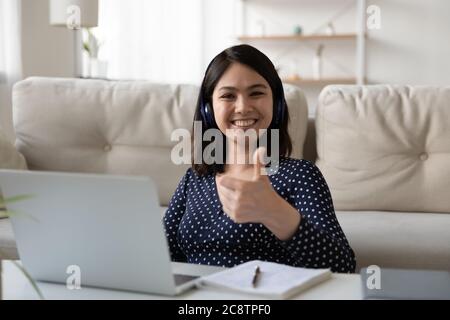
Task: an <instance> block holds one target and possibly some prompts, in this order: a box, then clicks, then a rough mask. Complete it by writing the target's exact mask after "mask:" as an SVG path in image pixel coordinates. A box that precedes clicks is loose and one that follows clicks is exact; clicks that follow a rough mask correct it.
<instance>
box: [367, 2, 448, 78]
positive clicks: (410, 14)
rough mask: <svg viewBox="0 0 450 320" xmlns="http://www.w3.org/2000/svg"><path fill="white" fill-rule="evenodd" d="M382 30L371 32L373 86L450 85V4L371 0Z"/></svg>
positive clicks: (369, 71) (369, 54) (369, 60)
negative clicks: (376, 9) (386, 84)
mask: <svg viewBox="0 0 450 320" xmlns="http://www.w3.org/2000/svg"><path fill="white" fill-rule="evenodd" d="M368 3H369V4H376V5H378V6H379V7H380V8H381V22H382V24H381V29H380V30H373V31H369V39H368V46H367V74H368V79H369V81H370V82H371V83H391V84H412V85H450V58H449V57H450V41H449V39H450V16H449V15H450V1H448V0H428V1H423V0H371V1H368Z"/></svg>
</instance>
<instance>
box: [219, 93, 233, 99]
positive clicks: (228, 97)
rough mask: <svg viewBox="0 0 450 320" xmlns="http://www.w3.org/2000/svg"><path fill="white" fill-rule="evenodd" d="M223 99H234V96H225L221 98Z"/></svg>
mask: <svg viewBox="0 0 450 320" xmlns="http://www.w3.org/2000/svg"><path fill="white" fill-rule="evenodd" d="M221 98H222V99H233V98H234V95H232V94H224V95H223V96H221Z"/></svg>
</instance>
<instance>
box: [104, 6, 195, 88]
mask: <svg viewBox="0 0 450 320" xmlns="http://www.w3.org/2000/svg"><path fill="white" fill-rule="evenodd" d="M95 33H96V35H97V36H98V38H99V40H100V43H101V46H100V49H99V59H102V60H106V61H108V72H107V76H108V77H109V78H113V79H146V80H151V81H155V82H165V83H195V84H198V83H199V81H200V80H201V76H202V61H203V60H202V58H203V57H202V52H203V50H202V37H203V35H202V0H126V1H125V0H100V7H99V27H98V28H97V29H96V30H95Z"/></svg>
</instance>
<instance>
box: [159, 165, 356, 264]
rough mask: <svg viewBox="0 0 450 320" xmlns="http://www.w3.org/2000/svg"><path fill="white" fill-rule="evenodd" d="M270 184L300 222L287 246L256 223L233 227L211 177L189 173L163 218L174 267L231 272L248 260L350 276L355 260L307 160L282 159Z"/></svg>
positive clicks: (327, 194)
mask: <svg viewBox="0 0 450 320" xmlns="http://www.w3.org/2000/svg"><path fill="white" fill-rule="evenodd" d="M275 168H276V170H277V171H276V173H275V174H270V170H268V173H269V179H270V182H271V184H272V186H273V188H274V189H275V190H276V192H278V194H279V195H280V196H281V197H283V198H284V199H285V200H286V201H288V202H289V203H290V204H291V205H292V206H293V207H295V208H296V209H297V210H298V212H299V214H301V216H302V218H301V221H300V225H299V227H298V229H297V231H296V232H295V234H294V235H293V237H292V238H291V239H289V240H287V241H281V240H279V239H278V238H277V237H276V236H275V235H274V234H272V233H271V232H270V231H269V230H268V229H267V228H266V227H265V226H264V225H262V224H259V223H241V224H240V223H235V222H233V221H232V220H231V219H230V218H229V217H228V216H227V215H226V214H225V213H224V212H223V211H222V208H221V203H220V200H219V195H218V193H217V187H216V182H215V177H214V175H212V174H210V175H206V176H200V175H198V174H196V173H195V172H194V171H193V170H192V169H191V168H190V169H188V170H187V172H186V174H185V175H184V177H183V178H182V179H181V182H180V183H179V185H178V187H177V189H176V191H175V194H174V195H173V197H172V199H171V201H170V204H169V208H168V209H167V212H166V214H165V216H164V226H165V230H166V236H167V239H168V242H169V247H170V254H171V258H172V260H173V261H178V262H188V263H198V264H208V265H218V266H225V267H232V266H235V265H237V264H240V263H243V262H246V261H250V260H255V259H258V260H264V261H272V262H277V263H282V264H287V265H291V266H297V267H305V268H331V270H332V271H333V272H354V271H355V265H356V262H355V256H354V253H353V250H352V248H351V247H350V245H349V243H348V242H347V239H346V237H345V235H344V233H343V232H342V229H341V227H340V225H339V222H338V221H337V219H336V215H335V213H334V207H333V201H332V198H331V194H330V191H329V189H328V186H327V183H326V182H325V179H324V178H323V176H322V174H321V172H320V171H319V169H318V168H317V167H316V166H315V165H314V164H312V163H311V162H309V161H307V160H298V159H292V158H285V157H282V158H280V161H279V162H278V163H277V164H276V165H275Z"/></svg>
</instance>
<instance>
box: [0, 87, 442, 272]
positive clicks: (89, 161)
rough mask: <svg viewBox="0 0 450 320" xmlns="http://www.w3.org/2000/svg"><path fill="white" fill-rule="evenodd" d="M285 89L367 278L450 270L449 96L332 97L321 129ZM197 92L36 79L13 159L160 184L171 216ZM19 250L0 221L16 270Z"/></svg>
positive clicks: (305, 147) (17, 117)
mask: <svg viewBox="0 0 450 320" xmlns="http://www.w3.org/2000/svg"><path fill="white" fill-rule="evenodd" d="M285 88H286V97H287V100H288V105H289V111H290V114H291V123H290V134H291V136H292V138H293V142H294V153H293V157H297V158H301V157H303V158H306V159H308V160H311V161H315V162H316V164H317V165H318V166H319V167H320V169H321V170H322V172H323V174H324V176H325V178H326V180H327V182H328V184H329V186H330V189H331V193H332V196H333V200H334V204H335V209H336V212H337V216H338V219H339V222H340V223H341V225H342V228H343V230H344V232H345V233H346V235H347V237H348V239H349V241H350V243H351V245H352V247H353V249H354V250H355V253H356V257H357V262H358V269H359V268H360V267H363V266H368V265H372V264H376V265H379V266H381V267H398V268H424V269H450V197H449V196H448V193H449V192H450V108H449V107H448V103H449V101H450V88H432V87H429V88H426V87H393V86H364V87H360V86H330V87H327V88H325V89H324V90H323V91H322V93H321V96H320V102H319V106H318V109H317V115H316V118H315V119H308V116H307V115H308V112H307V105H306V101H305V98H304V96H303V94H302V92H301V90H300V89H299V88H297V87H293V86H289V85H286V86H285ZM197 92H198V87H196V86H192V85H160V84H154V83H149V82H140V81H120V82H115V81H101V80H74V79H56V78H29V79H26V80H24V81H22V82H20V83H18V84H16V86H15V87H14V92H13V104H14V126H15V130H16V133H17V141H16V147H17V149H18V150H19V151H20V152H21V153H22V154H23V155H24V156H25V158H26V160H27V163H28V167H29V169H31V170H53V171H73V172H100V173H112V174H115V173H120V174H136V175H149V176H152V177H153V178H154V179H155V181H156V183H157V185H158V188H159V197H160V201H161V204H162V206H166V205H167V204H168V201H169V199H170V196H171V195H172V192H173V191H174V190H175V187H176V185H177V183H178V181H179V179H180V177H181V176H182V174H183V173H184V171H185V170H186V168H187V166H176V165H174V164H173V163H172V162H171V161H170V151H171V148H172V147H173V146H174V145H175V144H176V143H177V142H176V141H171V139H170V137H171V132H172V131H173V130H174V129H175V128H186V129H190V128H191V125H192V124H191V121H192V118H193V112H194V106H195V101H196V96H197ZM0 183H1V182H0ZM163 212H164V208H162V209H161V212H160V214H162V213H163ZM13 245H14V240H13V234H12V231H11V226H10V224H9V221H8V220H7V219H3V220H0V248H4V249H7V250H6V251H7V252H8V256H7V258H17V252H16V251H15V250H14V247H13ZM4 251H5V250H4Z"/></svg>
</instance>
